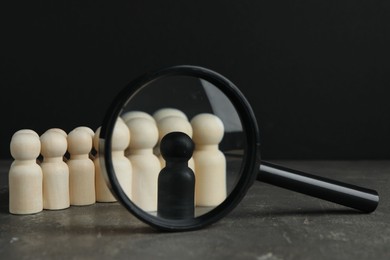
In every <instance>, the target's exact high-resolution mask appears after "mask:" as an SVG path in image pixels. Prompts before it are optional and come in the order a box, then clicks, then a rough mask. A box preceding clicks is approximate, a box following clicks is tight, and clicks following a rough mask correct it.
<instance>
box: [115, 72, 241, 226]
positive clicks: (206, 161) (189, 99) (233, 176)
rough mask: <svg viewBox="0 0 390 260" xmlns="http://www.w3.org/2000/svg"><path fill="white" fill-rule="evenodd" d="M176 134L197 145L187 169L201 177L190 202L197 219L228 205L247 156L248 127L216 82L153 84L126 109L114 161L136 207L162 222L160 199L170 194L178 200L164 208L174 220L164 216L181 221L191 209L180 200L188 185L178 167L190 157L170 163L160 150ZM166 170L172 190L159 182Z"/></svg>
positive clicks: (171, 80)
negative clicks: (167, 136)
mask: <svg viewBox="0 0 390 260" xmlns="http://www.w3.org/2000/svg"><path fill="white" fill-rule="evenodd" d="M172 132H180V133H184V134H185V135H186V136H188V137H190V138H191V140H192V142H193V143H194V147H195V149H194V150H193V153H192V156H191V157H190V159H186V160H185V167H187V166H188V168H189V169H190V170H191V171H192V172H193V173H194V176H195V182H194V186H195V187H194V196H193V202H192V201H190V202H191V203H192V205H193V206H194V208H195V209H194V212H195V213H194V214H195V215H194V217H197V216H200V215H202V214H204V213H206V212H208V211H210V210H212V209H213V208H215V207H216V206H218V205H219V204H220V203H222V202H223V201H224V200H225V198H226V197H227V196H228V195H229V194H230V192H231V191H232V190H233V188H234V187H235V185H236V183H237V182H238V180H239V178H240V176H241V169H242V166H243V165H242V163H243V157H244V153H245V135H244V133H243V127H242V124H241V121H240V118H239V116H238V114H237V111H236V110H235V108H234V106H233V105H232V103H231V102H230V100H229V99H228V98H227V97H226V96H225V95H224V94H223V93H222V92H221V91H220V90H219V89H218V88H217V87H215V86H214V85H213V84H211V83H210V82H208V81H205V80H202V79H198V78H195V77H188V76H172V77H166V78H163V79H159V80H157V81H154V82H151V83H149V84H148V85H147V86H145V87H143V88H142V89H141V90H140V91H139V92H138V93H137V94H136V95H134V96H132V97H131V98H130V99H129V100H128V102H127V103H126V105H125V106H124V107H123V109H122V112H121V114H120V116H119V118H118V120H117V123H116V125H115V129H114V132H113V136H112V161H113V165H114V170H115V175H116V177H117V178H118V181H119V183H120V184H121V187H122V189H123V190H124V191H125V193H126V194H127V196H128V198H129V199H130V200H132V202H133V203H134V204H136V205H137V206H138V207H140V208H141V209H143V210H144V211H145V212H148V213H150V214H152V215H156V216H162V214H159V212H158V211H159V210H158V209H159V206H158V202H159V201H160V203H162V202H161V200H159V199H158V196H159V194H160V196H161V191H162V190H168V191H169V192H171V195H172V196H173V194H175V196H177V197H176V198H172V200H170V201H172V203H171V204H172V205H170V204H169V205H165V204H164V207H165V206H166V207H168V210H167V212H168V215H164V214H163V215H164V216H167V218H172V219H174V218H179V219H180V216H181V214H180V211H183V212H184V211H185V210H186V209H184V207H188V205H191V203H190V202H188V201H183V200H184V199H183V198H184V197H188V196H184V194H180V192H183V191H182V190H185V189H183V187H185V186H186V185H188V183H184V182H183V183H180V181H179V179H180V180H182V181H185V180H184V179H185V178H179V177H178V176H179V174H184V173H183V171H184V170H183V169H184V168H180V167H182V166H183V165H182V164H180V163H179V162H178V161H182V159H183V158H185V156H184V157H183V158H178V157H177V156H176V157H175V156H174V158H173V159H169V161H168V162H167V161H166V160H165V159H164V157H163V155H162V153H161V149H160V148H161V147H160V146H161V141H162V140H163V138H164V137H165V136H166V135H167V134H169V133H172ZM177 142H179V140H178V141H177ZM173 143H175V141H174V142H173ZM179 146H180V145H178V147H179ZM179 157H180V156H179ZM179 164H180V167H179ZM172 167H173V168H172ZM179 168H180V169H181V170H177V169H179ZM163 169H165V170H164V171H165V172H166V171H167V170H170V171H171V172H170V173H171V174H172V182H171V183H170V184H166V182H162V181H160V182H159V176H160V173H161V172H162V170H163ZM168 172H169V171H168ZM185 172H187V171H186V170H185ZM176 177H177V178H176ZM187 181H188V180H187ZM163 183H165V184H163ZM159 185H160V187H159ZM161 185H171V186H169V189H167V188H166V187H162V186H161ZM187 187H189V186H187ZM159 191H160V193H159ZM164 194H165V193H164ZM171 195H170V194H165V195H164V196H171ZM176 202H177V205H173V204H175V203H176ZM180 203H183V204H180ZM180 205H186V206H183V207H181V206H180ZM160 210H161V208H160ZM164 212H166V210H164ZM169 212H172V214H171V215H169ZM160 213H161V212H160ZM183 214H184V213H183ZM184 215H185V214H184ZM184 215H183V216H184ZM169 216H171V217H169ZM177 216H178V217H177ZM187 216H188V215H187Z"/></svg>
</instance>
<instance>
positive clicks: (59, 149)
mask: <svg viewBox="0 0 390 260" xmlns="http://www.w3.org/2000/svg"><path fill="white" fill-rule="evenodd" d="M40 140H41V154H42V156H43V157H62V156H63V155H64V154H65V153H66V150H67V147H68V142H67V140H66V136H65V135H64V134H63V133H61V132H60V131H57V130H55V129H53V130H52V129H49V130H47V131H46V132H45V133H43V134H42V135H41V137H40Z"/></svg>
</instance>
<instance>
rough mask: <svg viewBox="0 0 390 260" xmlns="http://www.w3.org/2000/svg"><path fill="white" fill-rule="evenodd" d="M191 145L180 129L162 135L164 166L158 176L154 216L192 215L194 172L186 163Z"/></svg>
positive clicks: (189, 156)
mask: <svg viewBox="0 0 390 260" xmlns="http://www.w3.org/2000/svg"><path fill="white" fill-rule="evenodd" d="M194 147H195V145H194V143H193V141H192V139H191V138H190V137H189V136H188V135H186V134H185V133H182V132H171V133H168V134H167V135H165V136H164V137H163V138H162V140H161V143H160V151H161V155H162V156H163V158H164V159H165V161H166V166H165V167H164V168H163V169H162V170H161V171H160V174H159V177H158V192H157V194H158V199H157V216H159V217H162V218H167V219H189V218H194V212H195V205H194V200H195V175H194V172H193V171H192V170H191V168H189V167H188V160H189V159H190V158H191V157H192V153H193V151H194Z"/></svg>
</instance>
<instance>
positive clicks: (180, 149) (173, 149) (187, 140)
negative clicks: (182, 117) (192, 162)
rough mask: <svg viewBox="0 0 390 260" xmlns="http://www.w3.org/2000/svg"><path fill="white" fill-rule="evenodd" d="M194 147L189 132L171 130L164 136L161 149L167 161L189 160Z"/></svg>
mask: <svg viewBox="0 0 390 260" xmlns="http://www.w3.org/2000/svg"><path fill="white" fill-rule="evenodd" d="M194 147H195V145H194V142H193V141H192V139H191V137H189V136H188V135H187V134H185V133H182V132H171V133H168V134H166V135H165V136H164V137H163V138H162V140H161V144H160V151H161V155H162V156H163V158H164V159H165V160H166V161H167V163H169V162H178V161H188V160H189V159H190V158H191V157H192V153H193V152H194Z"/></svg>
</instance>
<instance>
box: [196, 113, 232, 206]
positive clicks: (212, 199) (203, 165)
mask: <svg viewBox="0 0 390 260" xmlns="http://www.w3.org/2000/svg"><path fill="white" fill-rule="evenodd" d="M191 125H192V129H193V136H192V139H193V141H194V143H195V151H194V155H193V158H194V162H195V169H196V172H195V176H196V185H195V194H196V198H195V200H196V205H197V206H218V205H219V204H220V203H222V202H223V201H224V200H225V198H226V193H227V191H226V189H227V188H226V158H225V155H224V154H223V153H222V152H221V151H220V150H219V147H218V145H219V143H220V142H221V140H222V138H223V136H224V125H223V123H222V121H221V120H220V119H219V118H218V117H217V116H215V115H213V114H208V113H203V114H199V115H197V116H195V117H194V118H193V119H192V120H191Z"/></svg>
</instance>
